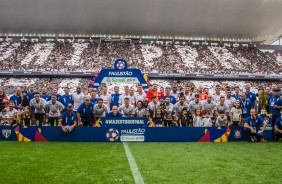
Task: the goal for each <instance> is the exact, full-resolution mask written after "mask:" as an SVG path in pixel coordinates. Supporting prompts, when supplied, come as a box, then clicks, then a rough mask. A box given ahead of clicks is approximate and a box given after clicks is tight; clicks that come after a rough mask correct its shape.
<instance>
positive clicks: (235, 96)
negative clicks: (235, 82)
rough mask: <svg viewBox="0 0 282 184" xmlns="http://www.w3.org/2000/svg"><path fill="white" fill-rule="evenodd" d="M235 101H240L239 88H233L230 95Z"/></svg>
mask: <svg viewBox="0 0 282 184" xmlns="http://www.w3.org/2000/svg"><path fill="white" fill-rule="evenodd" d="M231 96H232V97H233V98H235V100H240V88H239V86H235V87H234V93H233V94H232V95H231Z"/></svg>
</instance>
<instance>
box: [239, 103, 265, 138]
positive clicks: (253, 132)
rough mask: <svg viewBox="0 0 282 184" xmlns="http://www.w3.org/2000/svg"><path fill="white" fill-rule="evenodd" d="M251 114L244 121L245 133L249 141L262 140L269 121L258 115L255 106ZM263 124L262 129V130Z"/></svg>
mask: <svg viewBox="0 0 282 184" xmlns="http://www.w3.org/2000/svg"><path fill="white" fill-rule="evenodd" d="M250 113H251V116H250V117H248V118H247V119H246V122H245V123H244V127H245V133H246V136H247V139H248V141H249V142H254V141H258V142H262V141H264V139H263V131H264V130H265V128H266V126H267V122H266V121H264V120H263V119H262V118H261V117H259V116H258V115H256V110H255V109H254V108H252V109H251V111H250ZM262 125H263V128H262V130H260V128H261V126H262Z"/></svg>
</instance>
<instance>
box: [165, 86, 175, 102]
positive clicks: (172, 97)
mask: <svg viewBox="0 0 282 184" xmlns="http://www.w3.org/2000/svg"><path fill="white" fill-rule="evenodd" d="M167 97H168V98H169V99H170V103H172V104H173V105H175V104H176V98H175V97H174V96H172V95H171V94H170V87H166V88H165V95H164V96H163V97H162V99H163V100H165V99H166V98H167Z"/></svg>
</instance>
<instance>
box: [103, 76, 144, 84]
mask: <svg viewBox="0 0 282 184" xmlns="http://www.w3.org/2000/svg"><path fill="white" fill-rule="evenodd" d="M111 82H112V83H138V82H139V80H138V79H137V78H136V77H104V78H103V80H102V83H111Z"/></svg>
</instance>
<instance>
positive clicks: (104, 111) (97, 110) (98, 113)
mask: <svg viewBox="0 0 282 184" xmlns="http://www.w3.org/2000/svg"><path fill="white" fill-rule="evenodd" d="M108 112H109V111H108V108H107V106H106V105H105V104H103V99H102V98H99V99H98V104H96V105H95V106H94V109H93V113H94V117H95V120H97V119H98V118H101V117H106V116H107V115H108Z"/></svg>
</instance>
